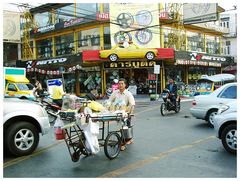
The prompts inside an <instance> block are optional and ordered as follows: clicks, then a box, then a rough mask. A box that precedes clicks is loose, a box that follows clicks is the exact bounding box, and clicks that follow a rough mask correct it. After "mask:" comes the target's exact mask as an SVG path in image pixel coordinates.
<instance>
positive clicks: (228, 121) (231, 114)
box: [213, 101, 237, 153]
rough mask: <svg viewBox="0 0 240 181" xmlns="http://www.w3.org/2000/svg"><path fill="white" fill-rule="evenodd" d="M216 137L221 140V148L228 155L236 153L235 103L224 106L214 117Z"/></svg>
mask: <svg viewBox="0 0 240 181" xmlns="http://www.w3.org/2000/svg"><path fill="white" fill-rule="evenodd" d="M213 120H214V129H215V131H216V136H217V137H218V138H219V139H221V140H222V144H223V147H224V148H225V150H227V151H228V152H230V153H236V152H237V101H233V102H231V103H229V104H226V105H225V104H224V105H222V106H221V107H220V108H219V109H218V114H217V115H215V116H214V118H213Z"/></svg>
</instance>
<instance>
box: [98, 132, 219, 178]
mask: <svg viewBox="0 0 240 181" xmlns="http://www.w3.org/2000/svg"><path fill="white" fill-rule="evenodd" d="M214 138H215V139H216V137H215V136H209V137H207V138H203V139H200V140H196V141H194V142H192V143H190V144H186V145H182V146H179V147H175V148H172V149H170V150H167V151H165V152H161V153H159V154H157V155H154V156H151V157H148V158H146V159H144V160H140V161H138V162H135V163H132V164H128V165H126V166H124V167H122V168H119V169H117V170H114V171H111V172H108V173H105V174H103V175H101V176H99V177H97V178H113V177H117V176H120V175H122V174H125V173H127V172H129V171H131V170H136V169H138V168H141V167H143V166H145V165H147V164H151V163H153V162H155V161H159V160H161V159H162V158H165V157H166V156H168V155H169V154H172V153H175V152H178V151H181V150H184V149H188V148H192V147H193V146H195V145H198V144H200V143H203V142H207V141H210V140H212V139H214Z"/></svg>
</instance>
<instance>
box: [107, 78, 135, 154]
mask: <svg viewBox="0 0 240 181" xmlns="http://www.w3.org/2000/svg"><path fill="white" fill-rule="evenodd" d="M126 85H127V81H126V80H125V79H123V78H120V79H119V81H118V90H115V91H114V92H113V93H112V95H111V96H110V98H109V101H110V102H111V104H114V103H116V102H117V103H118V104H121V105H124V106H126V112H128V113H130V114H132V113H133V110H134V106H135V100H134V97H133V95H132V93H131V92H129V91H128V90H127V89H126ZM127 126H128V127H129V128H130V127H131V129H132V123H131V120H128V122H127ZM131 143H133V139H132V138H130V139H129V140H127V142H126V144H131ZM125 148H126V147H125V145H122V146H121V150H122V151H123V150H125Z"/></svg>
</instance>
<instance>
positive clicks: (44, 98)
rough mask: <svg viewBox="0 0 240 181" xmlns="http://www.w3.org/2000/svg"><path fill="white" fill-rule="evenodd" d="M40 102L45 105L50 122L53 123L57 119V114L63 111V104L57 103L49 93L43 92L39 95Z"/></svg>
mask: <svg viewBox="0 0 240 181" xmlns="http://www.w3.org/2000/svg"><path fill="white" fill-rule="evenodd" d="M39 99H40V100H39V102H40V104H41V105H42V106H43V107H44V109H45V110H46V111H47V113H48V115H49V122H50V123H53V122H54V121H55V120H56V119H57V114H58V112H59V111H61V106H59V105H57V104H56V103H54V102H53V101H52V99H51V98H50V97H49V94H48V93H46V92H45V93H43V94H41V95H39Z"/></svg>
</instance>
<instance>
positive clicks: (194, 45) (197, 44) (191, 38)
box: [187, 32, 204, 52]
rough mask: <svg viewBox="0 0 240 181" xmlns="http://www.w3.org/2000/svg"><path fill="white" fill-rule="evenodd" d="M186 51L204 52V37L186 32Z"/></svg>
mask: <svg viewBox="0 0 240 181" xmlns="http://www.w3.org/2000/svg"><path fill="white" fill-rule="evenodd" d="M187 40H188V48H187V50H188V51H198V52H203V51H204V37H203V34H201V33H193V32H187Z"/></svg>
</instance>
